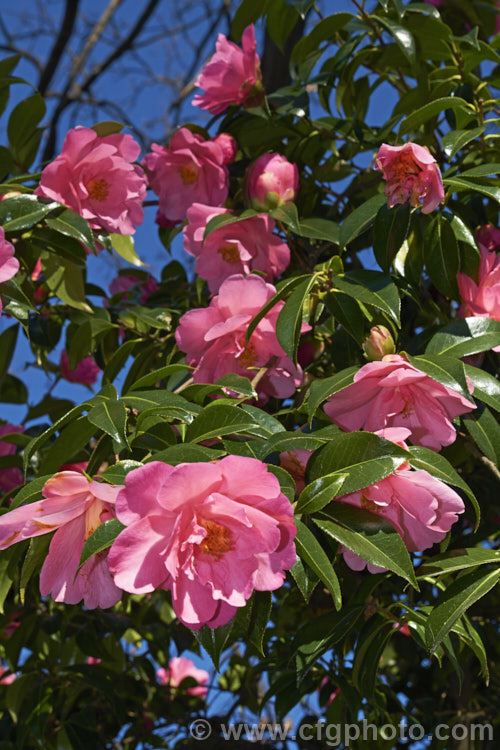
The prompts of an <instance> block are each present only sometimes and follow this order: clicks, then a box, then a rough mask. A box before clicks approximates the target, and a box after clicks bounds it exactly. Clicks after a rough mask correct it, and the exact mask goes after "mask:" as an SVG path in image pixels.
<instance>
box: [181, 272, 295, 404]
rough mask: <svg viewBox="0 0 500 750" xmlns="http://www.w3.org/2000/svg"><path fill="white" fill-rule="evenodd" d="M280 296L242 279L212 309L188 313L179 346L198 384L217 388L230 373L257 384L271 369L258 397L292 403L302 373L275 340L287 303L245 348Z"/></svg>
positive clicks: (229, 282) (254, 279)
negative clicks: (261, 372) (251, 327)
mask: <svg viewBox="0 0 500 750" xmlns="http://www.w3.org/2000/svg"><path fill="white" fill-rule="evenodd" d="M275 291H276V290H275V288H274V287H273V286H271V284H266V282H265V281H264V280H263V279H261V278H260V277H259V276H254V275H251V276H246V277H244V276H241V275H239V274H237V275H235V276H230V277H229V278H228V279H226V281H224V283H223V284H222V286H221V288H220V290H219V294H218V295H217V296H216V297H213V298H212V300H211V302H210V305H209V307H204V308H197V309H195V310H189V311H188V312H187V313H185V314H184V315H183V316H182V317H181V319H180V321H179V326H178V328H177V330H176V332H175V340H176V341H177V346H178V347H179V349H181V351H183V352H185V353H186V362H187V364H189V365H192V366H195V367H196V370H195V372H194V373H193V380H194V382H195V383H215V381H216V380H218V379H219V378H220V377H222V376H223V375H227V374H228V373H236V374H237V375H242V376H243V377H246V378H248V379H249V380H252V379H253V378H254V377H255V375H256V374H257V370H258V369H259V368H261V367H267V368H268V369H267V372H266V373H265V374H264V376H263V377H262V378H261V379H260V380H259V382H258V385H257V391H258V393H259V395H261V396H262V397H264V398H267V397H268V396H276V398H287V397H288V396H291V395H292V394H293V393H294V392H295V390H296V389H297V388H298V387H299V386H300V385H301V383H302V378H303V373H302V370H301V368H300V367H295V365H294V364H293V362H292V360H291V359H290V357H288V356H287V355H286V354H285V352H284V351H283V349H282V348H281V345H280V343H279V342H278V339H277V337H276V320H277V318H278V315H279V312H280V310H281V309H282V307H283V305H284V303H283V302H278V303H277V304H276V305H274V307H273V308H271V310H270V311H269V312H268V313H267V314H266V315H265V316H264V317H263V318H262V320H261V321H260V323H259V324H258V326H257V328H256V329H255V331H254V332H253V333H252V336H251V338H250V340H249V342H248V343H245V334H246V332H247V328H248V324H249V323H250V321H251V320H252V318H254V317H255V315H256V314H257V313H258V312H259V310H261V308H262V307H263V306H264V305H265V303H266V302H267V301H268V300H269V299H270V298H271V297H272V296H273V294H274V293H275ZM308 329H309V326H307V325H305V326H303V330H308ZM250 368H252V369H250Z"/></svg>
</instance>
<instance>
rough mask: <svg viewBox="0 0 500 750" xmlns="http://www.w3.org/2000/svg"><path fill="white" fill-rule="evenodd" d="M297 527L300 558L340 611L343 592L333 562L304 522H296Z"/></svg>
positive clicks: (296, 540)
mask: <svg viewBox="0 0 500 750" xmlns="http://www.w3.org/2000/svg"><path fill="white" fill-rule="evenodd" d="M296 525H297V536H296V537H295V546H296V548H297V554H298V556H299V557H300V559H301V560H303V561H304V562H305V563H306V565H308V566H309V567H310V568H311V570H313V571H314V573H316V575H317V576H318V578H319V579H320V580H321V581H322V582H323V583H324V584H325V586H326V588H327V589H328V591H329V592H330V594H331V595H332V599H333V602H334V604H335V609H337V610H339V609H340V608H341V607H342V592H341V590H340V584H339V580H338V578H337V575H336V573H335V571H334V569H333V564H332V561H331V560H330V559H329V557H328V555H327V554H326V552H325V551H324V550H323V548H322V547H321V545H320V543H319V542H318V540H317V539H316V537H315V536H314V534H313V533H312V531H311V530H310V529H309V528H308V527H307V526H306V525H305V524H304V523H302V521H299V520H296Z"/></svg>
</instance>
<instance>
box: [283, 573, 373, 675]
mask: <svg viewBox="0 0 500 750" xmlns="http://www.w3.org/2000/svg"><path fill="white" fill-rule="evenodd" d="M379 579H380V576H379ZM372 580H373V581H375V580H376V579H375V576H372ZM364 609H365V607H364V605H363V604H361V605H356V606H349V607H343V608H342V609H341V610H340V612H328V613H327V614H324V615H321V616H320V617H316V618H314V619H313V620H312V621H309V622H307V624H306V625H305V626H304V627H302V628H301V629H300V630H299V632H298V633H297V635H296V636H295V639H294V642H293V647H294V649H295V651H296V661H297V672H298V675H299V678H300V677H302V678H303V677H304V676H305V675H306V674H307V672H308V671H309V669H310V668H311V667H313V666H315V665H316V664H317V663H318V660H319V658H320V657H321V655H322V654H324V653H325V652H326V651H328V650H329V649H331V647H332V646H334V645H335V644H336V643H344V641H345V640H346V638H347V636H348V635H349V634H350V633H351V632H352V631H353V630H354V626H355V625H356V623H357V621H358V619H359V618H360V617H361V615H362V613H363V610H364Z"/></svg>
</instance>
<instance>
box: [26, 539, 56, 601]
mask: <svg viewBox="0 0 500 750" xmlns="http://www.w3.org/2000/svg"><path fill="white" fill-rule="evenodd" d="M51 541H52V539H51V536H50V535H49V534H45V535H44V536H42V537H37V538H31V539H30V544H29V547H28V551H27V553H26V557H25V558H24V562H23V567H22V570H21V580H20V583H19V593H20V599H21V604H23V605H24V594H25V591H26V586H27V585H28V582H29V580H30V578H31V576H32V575H33V573H35V572H39V571H40V569H41V567H42V564H43V562H44V560H45V558H46V557H47V553H48V551H49V544H50V542H51Z"/></svg>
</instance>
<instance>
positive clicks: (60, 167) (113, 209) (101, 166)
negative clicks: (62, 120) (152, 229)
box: [35, 127, 146, 234]
mask: <svg viewBox="0 0 500 750" xmlns="http://www.w3.org/2000/svg"><path fill="white" fill-rule="evenodd" d="M140 150H141V149H140V146H139V144H138V143H136V142H135V141H134V139H133V138H132V136H131V135H123V134H122V133H114V134H113V135H106V136H99V135H97V133H95V132H94V130H92V129H91V128H83V127H77V128H74V129H72V130H69V131H68V133H67V134H66V138H65V139H64V143H63V147H62V150H61V153H60V154H59V156H57V157H56V158H55V159H54V161H53V162H51V163H50V164H49V165H48V166H46V167H45V169H44V170H43V172H42V177H41V179H40V185H39V186H38V187H37V189H36V190H35V195H41V196H43V197H44V198H52V200H56V201H59V203H63V204H64V205H65V206H67V207H68V208H71V209H72V210H73V211H75V212H76V213H77V214H80V216H83V218H84V219H87V221H88V222H89V224H90V226H91V227H92V228H93V229H104V230H105V231H107V232H112V233H116V234H133V233H134V232H135V228H136V226H138V225H139V224H142V221H143V219H144V212H143V210H142V201H143V200H144V198H145V197H146V176H145V175H144V172H143V170H142V169H141V167H139V166H138V165H137V164H134V163H133V162H135V161H136V159H137V158H138V156H139V154H140Z"/></svg>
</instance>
